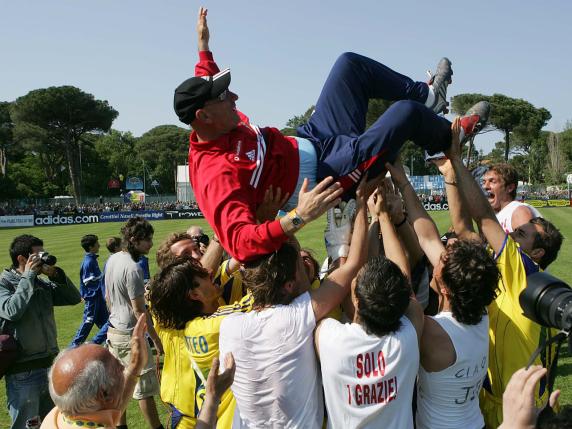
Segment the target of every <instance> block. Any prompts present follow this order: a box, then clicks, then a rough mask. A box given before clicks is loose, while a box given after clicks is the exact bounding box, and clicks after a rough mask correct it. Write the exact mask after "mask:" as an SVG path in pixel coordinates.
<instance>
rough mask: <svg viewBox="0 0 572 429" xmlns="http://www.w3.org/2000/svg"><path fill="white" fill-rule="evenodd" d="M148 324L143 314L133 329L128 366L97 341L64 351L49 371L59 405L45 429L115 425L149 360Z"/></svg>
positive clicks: (110, 426)
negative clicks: (146, 337)
mask: <svg viewBox="0 0 572 429" xmlns="http://www.w3.org/2000/svg"><path fill="white" fill-rule="evenodd" d="M146 327H147V320H146V318H145V315H144V314H142V315H141V316H140V317H139V320H138V321H137V324H136V325H135V328H134V329H133V335H132V337H131V362H130V364H129V366H128V367H127V368H123V365H122V364H121V362H120V361H119V360H118V359H117V358H115V357H114V356H113V355H112V354H111V353H110V352H109V350H107V349H106V348H104V347H101V346H99V345H96V344H86V345H82V346H80V347H77V348H75V349H67V350H64V351H63V352H61V353H60V354H59V355H58V357H57V358H56V360H55V361H54V365H53V366H52V368H51V369H50V373H49V380H50V395H51V397H52V400H53V401H54V404H55V405H56V407H55V408H54V409H52V411H50V413H49V414H48V415H47V416H46V418H45V419H44V422H43V423H42V426H41V428H42V429H52V428H62V429H63V428H76V427H78V426H84V427H106V428H115V426H116V425H117V424H118V422H119V420H120V418H121V415H122V414H123V412H124V411H125V408H126V407H127V405H128V404H129V400H130V399H131V396H132V395H133V390H134V389H135V385H136V384H137V380H138V378H139V374H140V373H141V370H142V369H143V367H144V366H145V363H146V362H147V346H146V344H145V331H146Z"/></svg>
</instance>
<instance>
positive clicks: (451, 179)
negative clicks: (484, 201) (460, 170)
mask: <svg viewBox="0 0 572 429" xmlns="http://www.w3.org/2000/svg"><path fill="white" fill-rule="evenodd" d="M451 131H452V132H451V134H452V136H453V137H452V142H451V144H452V145H456V146H459V144H460V140H459V133H460V131H461V120H460V118H459V117H457V118H455V120H454V121H453V124H452V125H451ZM433 163H434V164H435V165H436V166H437V168H438V169H439V171H440V172H441V174H442V175H443V178H444V179H445V192H446V193H447V201H448V202H449V216H450V217H451V225H453V230H454V231H455V234H457V237H459V238H466V239H472V240H479V235H478V234H476V233H475V232H474V230H473V221H472V219H471V216H469V212H468V207H467V202H466V201H465V198H464V196H463V194H462V193H461V192H459V187H458V186H457V179H456V174H455V170H454V169H453V164H452V163H451V160H450V159H448V158H442V159H437V160H435V161H433Z"/></svg>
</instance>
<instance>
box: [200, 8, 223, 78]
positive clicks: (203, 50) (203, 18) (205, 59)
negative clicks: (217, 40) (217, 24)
mask: <svg viewBox="0 0 572 429" xmlns="http://www.w3.org/2000/svg"><path fill="white" fill-rule="evenodd" d="M207 12H208V11H207V9H205V8H204V7H202V6H201V7H200V8H199V16H198V18H197V46H198V49H199V62H198V63H197V64H196V65H195V76H212V75H215V74H217V73H218V72H219V71H220V69H219V68H218V65H217V64H216V63H215V61H214V58H213V54H212V52H211V50H210V46H209V41H210V30H209V26H208V23H207Z"/></svg>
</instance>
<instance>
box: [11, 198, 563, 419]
mask: <svg viewBox="0 0 572 429" xmlns="http://www.w3.org/2000/svg"><path fill="white" fill-rule="evenodd" d="M541 212H542V214H543V215H544V216H545V217H546V218H547V219H549V220H551V221H552V222H554V223H555V224H556V225H557V226H558V227H559V228H560V229H561V231H562V233H563V234H564V236H565V237H567V240H566V241H565V242H564V245H563V247H562V250H561V252H560V255H559V257H558V260H557V261H556V262H555V263H554V264H553V265H552V266H551V267H550V272H551V273H552V274H553V275H555V276H557V277H559V278H561V279H563V280H564V281H566V282H567V283H568V284H572V270H570V267H568V263H569V261H571V260H572V244H571V243H570V242H569V241H568V240H570V239H571V238H572V217H571V215H572V209H570V208H551V209H544V210H541ZM432 216H433V218H434V219H435V221H436V223H437V225H438V227H439V230H440V231H445V230H446V229H447V227H448V213H447V212H433V213H432ZM191 224H196V225H200V226H203V227H204V228H205V229H206V230H208V231H209V234H210V228H209V227H208V225H207V223H206V221H204V220H194V221H188V220H185V221H155V222H153V227H154V228H155V236H154V242H155V246H154V249H153V250H152V251H151V253H150V258H149V263H150V268H151V274H154V273H155V272H156V269H157V265H156V261H155V258H154V255H155V254H154V250H155V249H156V248H158V247H159V244H160V243H161V242H162V241H163V240H164V238H165V237H166V236H167V235H168V234H169V233H171V232H175V231H184V230H186V229H187V228H188V227H189V226H190V225H191ZM121 225H122V224H121V223H100V224H91V225H70V226H49V227H34V228H22V229H9V230H0V267H8V266H9V265H10V257H9V255H8V248H9V246H10V242H11V241H12V239H13V238H14V237H16V236H17V235H20V234H33V235H35V236H37V237H39V238H41V239H42V240H44V247H45V249H46V250H47V251H48V252H50V253H52V254H54V255H56V256H57V257H58V265H59V266H60V267H62V268H63V269H64V270H65V271H66V273H67V274H68V276H69V277H70V278H71V279H72V280H73V281H74V282H75V283H76V285H77V284H78V283H77V282H78V278H79V266H80V263H81V260H82V258H83V253H84V252H83V249H82V248H81V246H80V244H79V242H80V239H81V237H82V236H83V235H85V234H96V235H98V236H99V239H100V243H101V244H102V247H101V251H100V259H99V264H100V267H102V268H103V264H104V263H105V260H106V259H107V257H108V256H109V255H108V252H107V249H105V246H104V242H105V239H106V238H108V237H111V236H118V235H119V229H120V228H121ZM323 229H324V219H321V220H318V221H316V222H314V223H312V224H310V225H308V226H307V227H306V228H305V229H304V230H302V231H301V232H300V233H299V234H298V238H299V240H300V242H301V244H302V246H303V247H309V248H311V249H313V250H314V251H315V253H316V256H317V257H318V260H320V261H321V260H323V258H324V257H325V249H324V245H323V233H322V232H323ZM82 313H83V305H81V304H79V305H76V306H74V307H56V320H57V323H58V342H59V345H60V348H65V347H66V346H67V345H68V344H69V342H70V341H71V339H72V338H73V336H74V334H75V331H76V329H77V328H78V327H79V324H80V322H81V319H82ZM95 332H96V331H95V329H94V330H93V331H92V334H95ZM561 355H562V358H561V361H560V364H559V374H560V375H559V376H558V378H557V380H556V385H557V387H558V388H560V389H562V392H563V395H562V397H561V398H562V399H561V401H562V403H565V404H566V403H567V404H572V358H571V357H570V356H569V355H568V351H567V350H563V352H562V353H561ZM0 385H1V387H0V427H8V426H9V423H10V421H9V416H8V412H7V409H6V407H5V406H4V405H3V404H5V403H6V394H5V385H4V383H0ZM157 405H158V408H159V410H160V412H161V414H162V416H163V421H165V419H166V414H167V413H166V411H165V407H163V406H162V405H161V403H160V400H159V398H157ZM128 422H129V425H130V427H131V428H144V427H146V425H145V423H144V421H143V418H142V417H141V416H140V414H139V408H138V406H137V404H136V402H135V401H132V403H131V405H130V407H129V410H128Z"/></svg>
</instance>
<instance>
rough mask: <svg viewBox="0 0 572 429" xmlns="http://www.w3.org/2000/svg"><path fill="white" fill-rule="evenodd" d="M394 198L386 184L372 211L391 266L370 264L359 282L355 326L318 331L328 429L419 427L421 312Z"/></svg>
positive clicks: (330, 324) (329, 324)
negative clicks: (390, 203)
mask: <svg viewBox="0 0 572 429" xmlns="http://www.w3.org/2000/svg"><path fill="white" fill-rule="evenodd" d="M388 191H389V189H388V184H386V183H384V185H383V186H382V187H380V188H379V189H378V192H377V193H375V194H374V196H373V198H372V201H373V203H374V204H373V206H372V208H371V210H372V217H376V218H377V221H378V222H379V227H380V232H381V235H382V236H383V250H384V253H385V255H386V256H387V259H386V257H385V256H378V257H376V258H374V259H372V260H370V261H369V262H368V263H367V264H366V266H365V267H364V268H363V269H362V270H361V272H360V274H359V276H358V277H357V279H356V280H354V281H353V284H352V290H351V302H352V304H353V305H351V306H349V307H348V308H346V311H347V312H348V313H353V323H346V324H343V323H340V322H338V321H337V320H334V319H330V318H329V319H325V320H323V321H322V322H320V324H319V325H318V328H317V329H316V335H315V345H316V351H317V352H318V355H319V358H320V362H321V370H322V380H323V383H324V394H325V397H326V408H327V411H328V428H346V427H347V428H350V427H351V428H378V427H384V428H413V417H412V411H411V401H412V397H413V386H414V384H415V378H416V377H417V370H418V368H419V338H420V337H421V332H422V331H423V309H422V308H421V305H420V304H419V303H418V302H417V300H416V299H415V298H414V297H413V296H412V294H413V292H412V290H411V286H410V283H409V280H408V277H409V276H410V274H409V262H408V258H407V255H406V254H405V251H404V250H403V247H402V245H401V242H400V240H399V237H398V235H397V232H396V230H395V227H394V225H393V223H392V221H391V217H390V215H389V213H388V210H387V207H386V203H385V200H386V195H387V193H388ZM376 239H377V238H376ZM354 308H355V310H354ZM350 317H352V315H350Z"/></svg>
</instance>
